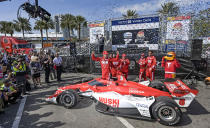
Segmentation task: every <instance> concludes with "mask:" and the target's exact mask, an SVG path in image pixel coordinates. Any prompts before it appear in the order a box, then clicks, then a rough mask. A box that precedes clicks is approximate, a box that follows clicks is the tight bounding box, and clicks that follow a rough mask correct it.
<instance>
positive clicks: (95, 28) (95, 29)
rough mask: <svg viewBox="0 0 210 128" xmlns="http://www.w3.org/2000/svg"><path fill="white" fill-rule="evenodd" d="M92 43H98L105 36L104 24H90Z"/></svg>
mask: <svg viewBox="0 0 210 128" xmlns="http://www.w3.org/2000/svg"><path fill="white" fill-rule="evenodd" d="M88 26H89V31H90V43H98V41H99V39H100V37H101V36H104V23H94V24H89V25H88Z"/></svg>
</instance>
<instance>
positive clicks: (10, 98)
mask: <svg viewBox="0 0 210 128" xmlns="http://www.w3.org/2000/svg"><path fill="white" fill-rule="evenodd" d="M0 90H1V92H4V93H5V95H4V96H3V97H4V98H3V101H4V105H7V104H8V103H10V104H15V103H16V100H17V98H18V97H20V94H21V93H20V92H19V90H18V88H17V87H16V86H15V85H13V84H11V83H10V80H9V79H5V80H4V81H3V85H1V86H0Z"/></svg>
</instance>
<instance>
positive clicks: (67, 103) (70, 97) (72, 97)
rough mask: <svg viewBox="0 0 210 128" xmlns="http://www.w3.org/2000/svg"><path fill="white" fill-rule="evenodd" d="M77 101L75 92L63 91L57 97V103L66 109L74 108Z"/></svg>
mask: <svg viewBox="0 0 210 128" xmlns="http://www.w3.org/2000/svg"><path fill="white" fill-rule="evenodd" d="M78 101H79V95H78V94H77V92H76V91H75V90H67V91H64V92H62V93H61V95H60V96H59V103H60V104H61V105H63V106H64V107H65V108H68V109H69V108H72V107H74V106H76V105H77V103H78Z"/></svg>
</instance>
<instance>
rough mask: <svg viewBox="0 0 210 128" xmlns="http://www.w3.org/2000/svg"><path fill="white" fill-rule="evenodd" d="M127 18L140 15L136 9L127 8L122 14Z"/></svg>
mask: <svg viewBox="0 0 210 128" xmlns="http://www.w3.org/2000/svg"><path fill="white" fill-rule="evenodd" d="M122 16H123V17H124V18H125V19H131V18H137V17H138V16H139V15H138V14H137V13H136V10H131V9H129V10H127V12H126V14H123V15H122Z"/></svg>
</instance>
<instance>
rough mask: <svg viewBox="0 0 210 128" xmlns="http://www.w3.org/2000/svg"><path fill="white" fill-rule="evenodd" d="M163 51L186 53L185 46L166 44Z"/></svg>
mask: <svg viewBox="0 0 210 128" xmlns="http://www.w3.org/2000/svg"><path fill="white" fill-rule="evenodd" d="M165 48H166V50H165V51H180V52H186V51H187V44H180V43H177V44H167V45H166V47H165Z"/></svg>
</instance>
